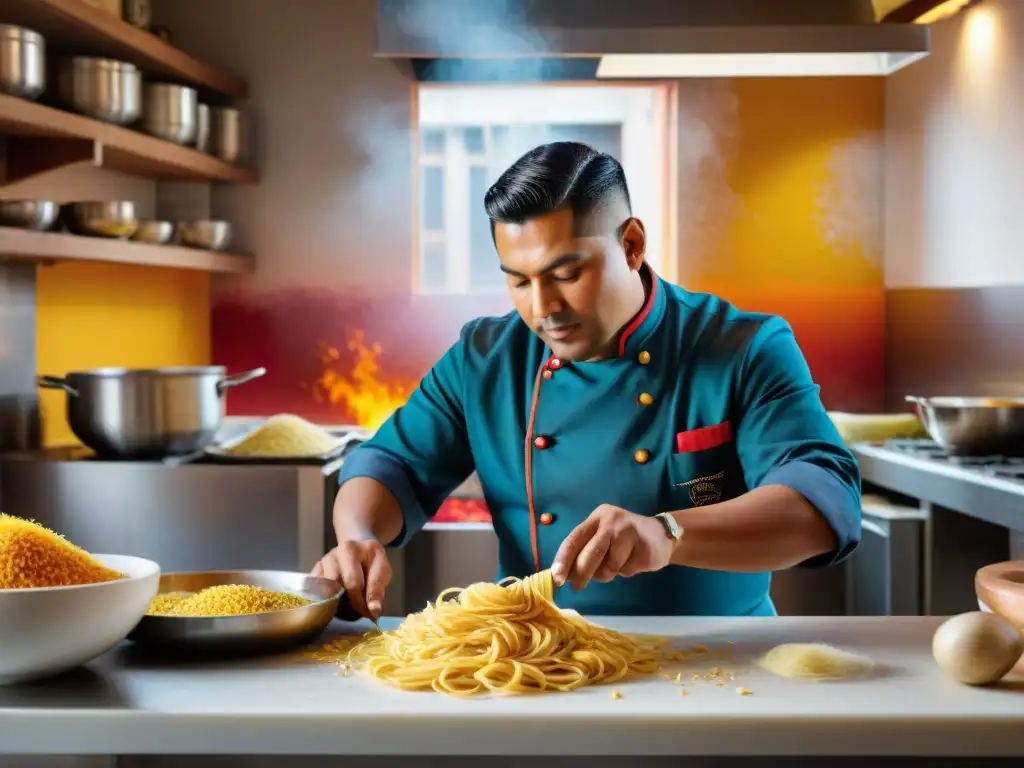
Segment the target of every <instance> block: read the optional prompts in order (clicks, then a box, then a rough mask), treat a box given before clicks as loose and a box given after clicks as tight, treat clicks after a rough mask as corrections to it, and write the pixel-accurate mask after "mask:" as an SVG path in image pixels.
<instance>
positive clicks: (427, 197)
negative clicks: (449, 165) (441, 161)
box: [421, 165, 444, 231]
mask: <svg viewBox="0 0 1024 768" xmlns="http://www.w3.org/2000/svg"><path fill="white" fill-rule="evenodd" d="M421 194H422V197H423V207H422V213H423V222H422V224H421V228H422V229H429V230H433V231H440V230H443V229H444V168H442V167H440V166H429V165H428V166H426V167H425V168H424V169H423V186H422V193H421Z"/></svg>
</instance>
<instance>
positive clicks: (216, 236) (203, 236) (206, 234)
mask: <svg viewBox="0 0 1024 768" xmlns="http://www.w3.org/2000/svg"><path fill="white" fill-rule="evenodd" d="M178 231H179V232H180V233H181V241H182V242H183V243H185V245H188V246H191V247H192V248H203V249H205V250H207V251H222V250H224V249H225V248H227V247H228V245H230V244H231V222H230V221H189V222H185V223H182V224H179V225H178Z"/></svg>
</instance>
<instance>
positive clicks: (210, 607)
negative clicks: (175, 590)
mask: <svg viewBox="0 0 1024 768" xmlns="http://www.w3.org/2000/svg"><path fill="white" fill-rule="evenodd" d="M161 598H163V599H161ZM168 598H170V599H168ZM311 602H313V601H312V600H308V599H307V598H305V597H299V596H298V595H291V594H288V593H286V592H271V591H270V590H267V589H263V588H262V587H254V586H251V585H248V584H221V585H218V586H215V587H207V588H206V589H203V590H200V591H199V592H196V593H195V594H193V595H187V596H183V595H180V594H179V595H157V597H156V598H155V599H154V600H153V602H152V603H150V605H149V610H148V611H147V613H149V614H150V615H152V616H156V615H159V616H181V617H188V616H192V617H201V616H251V615H252V614H255V613H271V612H273V611H287V610H290V609H292V608H301V607H302V606H304V605H309V604H310V603H311Z"/></svg>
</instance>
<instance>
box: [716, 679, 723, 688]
mask: <svg viewBox="0 0 1024 768" xmlns="http://www.w3.org/2000/svg"><path fill="white" fill-rule="evenodd" d="M715 685H717V686H718V687H719V688H722V687H723V686H724V685H725V680H719V681H718V682H717V683H715Z"/></svg>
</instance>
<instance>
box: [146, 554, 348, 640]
mask: <svg viewBox="0 0 1024 768" xmlns="http://www.w3.org/2000/svg"><path fill="white" fill-rule="evenodd" d="M222 584H240V585H245V584H248V585H252V586H257V587H263V588H264V589H268V590H272V591H274V592H288V593H291V594H293V595H299V596H301V597H306V598H309V599H310V600H313V601H314V602H312V603H310V604H309V605H304V606H302V607H300V608H292V609H291V610H288V611H273V612H271V613H257V614H253V615H247V616H214V617H176V616H144V617H143V618H142V620H141V621H140V622H139V623H138V625H137V626H136V627H135V629H133V630H132V632H131V634H129V635H128V639H129V640H130V641H132V642H133V643H135V644H136V645H137V646H138V647H139V648H141V649H145V650H150V651H159V652H163V653H167V652H172V653H187V654H193V653H201V654H211V655H216V656H218V657H224V656H246V655H250V654H256V653H275V652H281V651H285V650H289V649H291V648H295V647H298V646H300V645H304V644H305V643H308V642H310V641H312V640H314V639H316V638H317V637H319V636H320V635H321V634H322V633H323V631H324V630H325V629H327V625H328V624H330V623H331V620H332V619H333V618H334V616H335V614H336V612H337V610H338V601H339V600H340V599H341V596H342V594H343V593H344V591H345V590H344V588H343V587H342V586H341V585H339V584H338V583H337V582H336V581H333V580H331V579H324V578H319V577H316V576H310V575H308V574H305V573H294V572H291V571H195V572H188V573H165V574H163V575H162V576H161V577H160V591H159V594H167V593H169V592H198V591H200V590H202V589H205V588H207V587H214V586H219V585H222Z"/></svg>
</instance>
